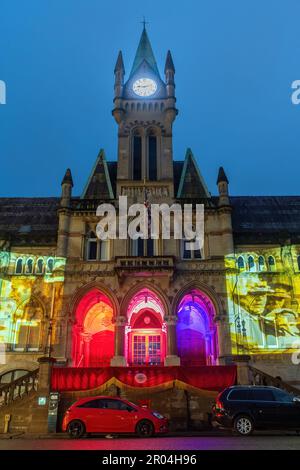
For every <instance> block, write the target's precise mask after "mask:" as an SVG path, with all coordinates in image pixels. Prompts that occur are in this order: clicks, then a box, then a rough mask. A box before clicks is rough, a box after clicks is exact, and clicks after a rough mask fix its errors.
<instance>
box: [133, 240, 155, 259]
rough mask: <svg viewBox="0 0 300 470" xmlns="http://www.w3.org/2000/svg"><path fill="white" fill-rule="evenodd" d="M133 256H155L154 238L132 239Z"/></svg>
mask: <svg viewBox="0 0 300 470" xmlns="http://www.w3.org/2000/svg"><path fill="white" fill-rule="evenodd" d="M131 256H155V244H154V240H153V238H147V239H143V238H138V239H137V240H131Z"/></svg>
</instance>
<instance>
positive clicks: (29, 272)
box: [25, 258, 33, 274]
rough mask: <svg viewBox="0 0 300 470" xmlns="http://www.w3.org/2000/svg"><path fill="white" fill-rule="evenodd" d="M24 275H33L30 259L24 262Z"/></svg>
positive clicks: (31, 260)
mask: <svg viewBox="0 0 300 470" xmlns="http://www.w3.org/2000/svg"><path fill="white" fill-rule="evenodd" d="M25 273H26V274H32V273H33V259H32V258H28V260H27V261H26V268H25Z"/></svg>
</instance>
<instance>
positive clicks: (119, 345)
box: [110, 315, 127, 367]
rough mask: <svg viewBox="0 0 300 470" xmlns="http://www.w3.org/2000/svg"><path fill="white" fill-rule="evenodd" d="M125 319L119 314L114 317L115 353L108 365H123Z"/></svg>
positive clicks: (124, 364)
mask: <svg viewBox="0 0 300 470" xmlns="http://www.w3.org/2000/svg"><path fill="white" fill-rule="evenodd" d="M126 323H127V319H126V317H124V316H122V315H120V316H119V317H118V318H117V319H116V323H115V354H114V357H113V358H112V359H111V361H110V365H111V366H113V367H125V366H126V365H127V364H126V358H125V327H126Z"/></svg>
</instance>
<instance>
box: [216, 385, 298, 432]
mask: <svg viewBox="0 0 300 470" xmlns="http://www.w3.org/2000/svg"><path fill="white" fill-rule="evenodd" d="M213 420H214V421H216V422H217V423H218V424H219V425H221V426H223V427H225V428H231V429H234V430H235V431H236V432H238V433H239V434H241V435H243V436H249V435H250V434H251V433H252V432H253V431H254V430H255V429H295V430H297V431H298V432H299V430H300V398H299V397H295V396H293V395H290V394H289V393H287V392H285V391H283V390H281V389H279V388H276V387H263V386H233V387H229V388H226V389H225V390H223V392H221V393H220V394H219V395H218V397H217V399H216V403H215V404H214V406H213Z"/></svg>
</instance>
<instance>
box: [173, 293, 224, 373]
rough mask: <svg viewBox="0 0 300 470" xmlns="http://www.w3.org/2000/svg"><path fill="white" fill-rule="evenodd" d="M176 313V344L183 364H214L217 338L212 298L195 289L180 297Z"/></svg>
mask: <svg viewBox="0 0 300 470" xmlns="http://www.w3.org/2000/svg"><path fill="white" fill-rule="evenodd" d="M177 315H178V321H177V348H178V355H179V356H180V361H181V365H183V366H184V365H186V366H199V365H213V364H215V363H216V358H217V341H216V328H215V325H214V322H213V317H214V308H213V305H212V303H211V301H210V299H209V298H208V297H207V296H206V295H205V294H204V293H203V292H200V291H198V290H196V289H195V290H192V291H190V292H189V293H187V294H186V295H185V296H184V297H183V299H182V300H181V302H180V304H179V308H178V312H177Z"/></svg>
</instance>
